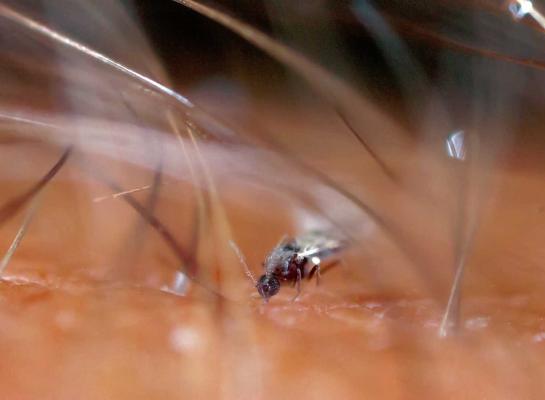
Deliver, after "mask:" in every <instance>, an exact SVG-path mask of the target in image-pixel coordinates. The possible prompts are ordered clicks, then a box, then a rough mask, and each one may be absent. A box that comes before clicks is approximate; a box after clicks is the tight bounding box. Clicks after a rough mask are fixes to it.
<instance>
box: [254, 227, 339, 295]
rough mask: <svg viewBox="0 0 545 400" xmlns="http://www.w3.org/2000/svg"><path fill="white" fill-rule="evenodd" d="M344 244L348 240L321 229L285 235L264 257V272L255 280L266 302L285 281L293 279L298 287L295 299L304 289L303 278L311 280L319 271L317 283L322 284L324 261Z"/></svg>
mask: <svg viewBox="0 0 545 400" xmlns="http://www.w3.org/2000/svg"><path fill="white" fill-rule="evenodd" d="M345 245H346V243H345V241H343V240H340V239H338V238H335V237H333V236H332V235H330V234H327V233H325V232H321V231H311V232H308V233H306V234H304V235H301V236H297V237H295V238H289V237H284V238H283V239H282V240H281V241H280V242H279V243H278V244H277V245H276V247H275V248H274V249H273V250H272V251H271V252H270V253H269V255H268V256H267V258H266V259H265V262H264V263H263V268H264V269H265V273H264V274H263V275H261V277H260V278H259V279H258V280H257V282H256V288H257V291H258V292H259V294H260V295H261V297H263V299H264V300H265V302H267V301H268V300H269V299H270V298H271V297H272V296H274V295H276V294H277V293H278V291H279V290H280V286H281V284H282V283H284V282H291V283H292V284H293V285H295V287H296V289H297V293H296V295H295V297H294V298H293V300H295V299H297V297H299V294H300V293H301V280H302V279H303V278H308V279H309V280H310V279H312V277H313V276H314V275H316V284H319V282H320V269H321V264H322V261H323V260H324V259H326V258H329V257H331V256H332V255H334V254H336V253H338V252H339V251H340V250H342V249H343V248H344V247H345Z"/></svg>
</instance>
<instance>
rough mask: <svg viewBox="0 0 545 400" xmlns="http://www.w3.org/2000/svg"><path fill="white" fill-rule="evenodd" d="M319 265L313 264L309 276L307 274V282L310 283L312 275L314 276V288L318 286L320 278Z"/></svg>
mask: <svg viewBox="0 0 545 400" xmlns="http://www.w3.org/2000/svg"><path fill="white" fill-rule="evenodd" d="M320 269H321V268H320V263H318V264H314V266H313V267H312V269H311V270H310V272H309V274H308V280H309V281H310V280H311V279H312V277H313V276H314V274H316V286H318V285H319V284H320V278H321V276H322V275H321V273H320Z"/></svg>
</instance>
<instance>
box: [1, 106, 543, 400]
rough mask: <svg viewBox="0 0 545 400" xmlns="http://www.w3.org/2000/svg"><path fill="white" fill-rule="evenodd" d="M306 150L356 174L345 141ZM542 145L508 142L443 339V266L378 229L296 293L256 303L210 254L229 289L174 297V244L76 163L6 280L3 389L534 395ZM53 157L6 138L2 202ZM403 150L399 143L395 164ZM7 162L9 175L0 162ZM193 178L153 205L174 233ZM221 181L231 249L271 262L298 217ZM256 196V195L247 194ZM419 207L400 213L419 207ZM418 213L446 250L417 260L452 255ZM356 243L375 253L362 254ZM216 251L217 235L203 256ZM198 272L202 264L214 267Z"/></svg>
mask: <svg viewBox="0 0 545 400" xmlns="http://www.w3.org/2000/svg"><path fill="white" fill-rule="evenodd" d="M256 107H258V106H256ZM266 110H268V114H261V115H262V116H263V118H270V119H271V120H274V121H276V124H277V125H276V128H278V131H282V129H280V128H282V127H284V128H286V129H290V127H291V129H298V131H297V132H298V136H297V137H298V139H297V140H300V141H301V142H304V141H305V139H304V138H305V134H306V133H308V132H312V133H313V134H317V133H316V132H320V129H322V132H324V131H325V132H326V133H327V132H328V131H327V129H326V128H327V126H326V127H324V123H323V122H324V121H323V119H322V117H321V116H320V115H319V114H318V115H315V114H312V112H308V111H307V113H308V115H307V117H308V118H306V119H305V120H306V121H310V122H299V123H298V124H292V122H293V120H294V119H295V116H297V118H298V120H299V121H301V120H302V118H299V117H300V116H301V115H302V114H301V112H296V111H295V110H294V111H293V114H290V113H289V112H286V110H285V109H283V108H282V107H281V106H279V107H273V106H271V105H270V104H267V107H266ZM277 116H280V117H278V118H275V117H277ZM330 122H331V121H330ZM305 124H306V125H305ZM320 127H321V128H320ZM324 137H325V136H324ZM292 143H293V142H292ZM316 143H319V142H316ZM317 146H318V148H317V149H316V148H315V149H313V150H312V151H315V152H317V153H320V152H321V154H322V155H323V158H322V159H321V161H322V162H325V161H324V160H326V161H329V162H333V163H334V164H335V165H337V166H339V165H341V166H342V165H343V163H344V164H347V165H348V166H349V167H350V168H353V170H354V171H358V170H360V168H361V167H358V168H356V167H355V166H359V165H361V164H360V163H361V162H362V161H361V159H356V158H354V159H349V160H347V159H346V157H343V158H342V159H341V158H340V157H339V156H338V154H342V153H333V154H332V152H330V151H326V150H329V147H328V145H327V143H325V142H324V143H323V145H317ZM322 146H323V147H322ZM339 146H342V144H339ZM542 146H543V145H542V144H540V143H539V142H533V143H531V145H530V144H528V143H524V144H521V143H514V144H513V145H512V147H510V149H509V151H508V152H507V153H506V155H504V156H503V157H504V158H503V160H504V162H503V163H502V165H501V166H500V165H497V166H496V167H495V168H493V169H492V170H491V171H492V172H491V173H490V176H489V180H488V182H491V183H490V185H489V187H490V190H489V191H487V194H488V196H486V197H485V198H486V200H483V204H485V206H483V207H482V210H483V211H482V212H481V213H480V214H479V215H480V219H479V221H480V223H479V230H478V234H477V235H476V240H475V243H474V247H473V250H472V255H471V257H470V261H469V264H468V269H467V271H466V274H465V277H464V286H463V289H464V290H463V298H462V309H461V318H460V326H459V329H458V331H457V333H455V334H454V335H451V336H450V337H448V338H439V337H438V334H437V331H438V326H439V322H440V320H441V317H442V313H443V311H444V305H445V303H446V299H447V296H448V290H449V285H450V282H451V279H452V275H453V269H452V268H453V267H452V263H450V264H440V263H427V262H425V263H423V264H422V265H423V266H421V268H423V269H422V270H421V269H418V268H416V267H414V265H412V264H411V263H409V262H408V261H406V260H405V259H403V258H402V257H394V256H392V254H390V253H391V252H392V250H391V249H392V245H391V243H390V242H389V241H388V240H386V239H385V238H384V237H385V236H384V235H383V234H382V233H380V231H374V232H375V233H374V234H372V235H370V236H368V237H367V240H366V241H363V242H362V241H360V242H358V244H357V245H355V246H353V248H352V249H351V250H350V249H348V250H347V252H346V253H345V254H343V257H342V259H343V262H342V263H341V265H340V266H339V267H337V268H334V269H332V270H331V271H329V272H328V273H327V274H324V276H323V279H322V284H321V285H320V286H318V287H317V286H315V284H314V282H310V283H308V282H304V283H303V289H302V294H301V296H300V298H299V299H298V301H296V302H291V301H290V300H291V298H292V297H293V294H294V289H292V288H290V287H287V286H283V287H282V290H281V291H280V293H279V294H278V295H277V296H275V297H274V298H273V299H272V300H271V301H270V302H269V304H263V302H262V301H261V300H260V299H259V298H258V297H256V292H255V289H254V288H253V287H252V284H251V282H249V280H248V279H247V278H246V277H245V275H244V273H243V269H242V267H241V266H240V264H238V262H237V261H236V259H235V261H233V259H229V260H230V261H229V262H230V263H231V264H229V265H230V267H229V268H231V269H230V270H226V269H225V268H224V266H223V265H218V264H214V263H211V265H214V266H213V267H212V271H216V272H217V273H219V274H220V275H222V279H218V278H217V276H216V279H208V280H207V282H213V283H214V287H216V288H218V287H219V290H220V292H222V293H229V294H233V293H234V294H236V295H237V296H236V299H228V298H225V297H223V296H216V295H214V294H212V293H211V292H210V291H207V290H205V289H203V288H202V287H200V286H199V285H196V284H190V285H189V289H188V290H187V292H185V295H183V296H181V295H180V293H178V294H177V293H173V292H172V281H173V277H174V270H175V267H176V265H177V262H176V259H175V257H174V256H173V254H172V252H171V251H170V249H169V248H168V247H167V246H166V245H165V244H164V242H163V241H162V240H161V237H160V236H159V235H158V234H157V233H156V232H155V231H154V230H153V229H151V228H149V226H148V225H146V224H145V223H142V219H141V217H140V216H139V215H138V213H136V212H135V211H134V210H132V209H131V208H130V207H129V206H128V205H127V204H126V203H125V202H124V201H123V200H122V199H109V200H104V201H102V202H98V203H93V201H92V199H93V198H95V197H97V196H101V195H104V194H108V193H110V192H111V191H110V190H109V189H108V188H107V186H105V185H104V184H103V182H100V180H99V179H96V178H89V175H88V174H87V173H85V172H82V169H81V168H80V167H79V166H78V164H77V162H76V160H77V159H76V158H73V159H72V160H71V161H69V162H68V165H67V167H66V168H65V169H64V170H63V171H61V173H60V174H59V175H58V176H57V177H56V178H55V180H54V181H53V182H52V183H51V184H50V186H48V188H47V190H46V191H45V192H44V193H43V196H42V199H41V200H40V206H39V209H38V211H37V212H36V215H35V216H34V218H33V220H32V223H31V225H30V227H29V230H28V233H27V236H26V237H25V238H24V240H23V242H22V244H21V246H20V248H19V249H18V250H17V252H16V254H15V256H14V258H13V259H12V261H11V263H10V265H9V266H8V269H7V271H6V273H5V275H4V278H3V280H2V281H1V282H0V327H1V328H0V330H1V334H0V354H2V358H1V361H0V388H1V389H2V393H3V396H4V397H5V398H11V399H73V398H78V399H97V398H105V399H106V398H112V399H113V398H115V399H149V398H162V399H179V398H224V399H235V398H236V399H246V398H247V399H256V398H257V399H278V398H286V399H302V398H317V399H319V398H324V399H325V398H332V397H335V398H345V399H351V398H353V399H361V398H381V399H401V398H403V399H421V398H444V399H463V398H494V399H513V398H525V399H532V398H536V399H537V398H540V394H541V393H543V390H544V389H545V388H544V387H543V385H544V384H543V380H542V379H540V377H541V376H543V373H544V372H545V371H544V370H543V369H544V365H545V364H544V363H543V359H544V357H545V347H544V346H545V325H544V322H543V321H544V318H545V309H544V307H543V304H545V303H544V300H545V299H544V298H543V293H545V291H543V282H542V280H541V279H540V277H541V275H542V265H541V264H542V263H541V257H540V253H541V252H542V246H541V245H540V242H541V237H543V234H544V233H545V232H543V229H544V228H543V227H544V226H545V224H544V223H543V222H545V221H544V219H545V213H544V212H543V207H544V205H543V200H542V199H543V198H544V197H543V196H544V195H545V193H544V192H543V191H544V189H543V185H541V184H540V182H542V179H543V176H542V171H541V170H540V167H539V166H538V165H537V164H536V163H537V162H538V161H537V160H538V158H537V157H534V156H535V154H536V152H537V151H538V150H539V149H540V148H542ZM321 147H322V148H321ZM320 148H321V150H320ZM346 151H347V152H348V154H350V152H349V150H348V148H347V150H346ZM58 153H59V151H58V149H54V148H49V147H45V148H44V147H41V146H38V145H35V144H30V145H28V144H27V145H20V144H19V145H17V146H11V147H10V148H9V150H8V147H7V146H5V147H4V148H3V149H2V157H1V158H0V160H1V163H2V168H3V169H2V170H3V171H4V174H5V176H6V177H11V179H8V178H6V180H5V184H4V185H3V187H2V189H1V191H2V198H4V199H7V198H11V197H12V196H14V195H15V194H16V193H20V192H21V190H23V188H27V187H28V185H30V184H32V182H34V181H35V179H33V177H38V176H40V174H41V173H43V171H44V170H45V169H46V168H47V166H51V164H52V163H53V162H54V160H55V159H56V157H58ZM345 154H346V153H345ZM23 155H26V157H31V159H32V163H30V162H28V163H27V162H26V161H24V160H25V159H27V160H28V159H29V158H25V157H23ZM327 157H329V159H328V158H327ZM403 157H404V155H402V154H397V156H396V160H397V162H398V163H402V162H403V161H404V160H403V159H402V158H403ZM406 157H409V156H406ZM310 158H311V159H313V157H310ZM534 159H535V160H536V161H535V162H534ZM363 162H365V161H363ZM14 165H16V166H17V168H18V171H19V173H20V176H21V178H20V179H14V178H13V175H10V174H9V173H8V172H9V171H12V170H13V168H14V167H13V166H14ZM10 166H11V167H10ZM105 166H108V167H110V168H108V169H107V171H108V172H109V173H113V172H115V169H114V168H113V167H114V166H119V164H118V163H116V162H112V161H108V160H106V161H104V160H102V164H101V167H105ZM10 168H11V169H10ZM23 172H26V173H23ZM357 174H358V172H354V175H353V176H355V177H356V176H358V175H357ZM142 176H146V177H148V178H149V177H150V174H149V171H138V170H134V169H130V172H126V173H125V174H118V179H119V182H122V183H123V186H124V187H131V185H132V186H137V182H139V181H140V182H141V179H140V178H141V177H142ZM377 179H378V178H377ZM377 182H378V181H377ZM187 186H188V185H187V184H184V183H178V184H176V185H164V186H162V187H161V196H160V201H159V203H158V204H157V206H156V210H157V212H156V214H157V215H158V217H159V218H160V219H161V220H162V221H167V222H168V223H169V224H168V225H169V227H171V228H172V230H173V232H174V233H175V235H176V237H177V238H179V239H180V241H181V242H183V243H187V242H188V241H189V239H188V238H189V237H190V236H191V235H190V232H191V229H190V225H189V224H188V223H187V221H188V218H186V217H187V216H188V215H191V214H192V213H194V211H193V209H192V208H191V207H189V206H188V204H186V203H187V202H189V200H188V196H187V195H185V196H184V195H183V194H184V193H187V191H186V189H187ZM379 186H380V184H378V183H377V187H379ZM436 189H437V191H438V192H441V190H443V189H441V187H439V186H438V187H437V188H436ZM245 190H246V191H245ZM221 193H223V199H224V201H225V207H226V210H227V215H228V217H229V221H230V223H231V226H232V227H234V228H235V231H236V237H237V244H238V245H239V246H240V248H241V249H243V251H244V252H245V254H246V256H247V257H248V262H249V265H250V268H251V269H252V271H253V273H254V274H256V275H257V274H259V273H260V272H261V271H260V268H259V265H260V262H261V261H262V260H263V258H264V256H265V255H266V254H267V253H268V251H270V249H271V248H272V247H273V246H274V245H275V244H276V243H277V241H278V239H279V238H280V237H281V236H282V234H284V233H286V231H289V230H290V229H292V227H293V223H294V222H293V221H292V219H291V218H292V217H290V215H288V214H287V213H286V209H285V208H284V207H283V206H282V203H279V202H275V201H273V200H271V196H270V195H269V194H268V193H265V194H262V195H261V197H260V196H259V194H256V192H254V191H251V189H249V188H248V187H246V189H244V187H241V188H237V190H233V189H225V191H224V192H221ZM381 193H384V196H386V194H387V193H388V192H386V191H382V192H381V191H380V190H379V191H378V193H377V194H376V197H377V199H378V200H383V201H384V202H386V203H387V202H388V201H391V198H390V197H384V198H382V197H381V196H383V194H381ZM390 195H391V193H390ZM148 196H149V193H148V192H145V191H144V192H142V193H139V194H135V197H136V198H137V199H138V200H140V201H142V202H145V201H146V200H149V197H148ZM439 196H442V194H441V193H440V194H439ZM256 197H257V199H258V200H256ZM419 201H420V200H418V201H416V202H415V204H417V205H418V203H419ZM256 202H259V204H261V207H255V206H252V204H255V203H256ZM439 203H440V202H439ZM417 205H414V207H413V205H408V206H407V207H408V208H407V209H408V210H412V211H411V212H413V213H414V214H416V213H418V210H419V208H418V207H417ZM411 207H413V208H411ZM261 209H267V212H266V213H263V212H261ZM439 209H440V210H443V209H442V208H441V207H439ZM180 210H186V212H185V213H184V211H180ZM428 211H429V212H427V213H423V214H418V215H416V217H418V218H416V217H415V218H414V219H415V220H416V219H418V220H419V221H420V224H421V225H417V226H416V228H415V230H414V231H413V232H415V236H416V237H417V238H424V237H425V245H423V246H422V247H423V248H431V249H439V250H437V251H432V252H431V253H426V254H427V256H426V257H430V258H425V259H426V260H429V259H431V260H434V259H433V257H436V256H437V254H439V256H438V257H439V258H438V259H449V257H450V250H449V248H450V247H449V243H452V239H450V240H449V239H448V236H447V237H446V238H445V237H441V236H440V235H431V234H429V232H430V230H433V229H435V227H436V226H437V225H439V224H435V222H434V221H433V219H434V218H435V214H434V212H433V210H428ZM392 213H394V211H392ZM23 216H24V213H19V214H18V215H17V216H15V217H14V218H13V219H12V220H10V221H9V222H8V223H6V224H4V225H3V226H2V227H1V230H0V235H1V236H0V238H1V242H0V243H2V246H3V247H4V248H6V249H7V247H8V246H9V243H10V242H11V240H12V239H13V237H14V236H15V233H16V231H17V229H18V227H19V225H20V224H21V221H22V219H23ZM255 220H259V221H260V223H259V224H257V225H256V224H255V223H252V221H255ZM420 228H422V229H420ZM377 232H378V233H377ZM441 232H442V231H441ZM209 234H210V235H212V234H211V233H209ZM209 237H213V236H209ZM418 240H421V239H418ZM423 240H424V239H422V240H421V241H423ZM360 247H362V248H369V252H368V253H365V252H364V253H361V252H360V251H359V250H361V249H360ZM222 251H223V250H222V248H221V247H218V245H217V243H216V245H214V246H212V247H205V248H204V250H201V254H200V256H199V257H201V258H200V259H202V257H203V254H205V256H206V255H208V256H216V255H218V254H221V252H222ZM444 253H446V254H447V255H445V254H444ZM225 254H228V253H225ZM231 256H232V254H231ZM443 256H444V258H441V257H443ZM428 268H429V269H428ZM218 271H219V272H218ZM229 271H231V272H233V271H234V272H233V276H234V277H235V278H233V277H230V276H229ZM209 272H210V271H204V272H202V274H201V275H199V276H200V277H203V279H204V278H210V276H211V274H210V273H209ZM212 275H213V274H212ZM422 276H427V277H429V279H430V280H427V279H425V278H422ZM230 279H231V281H230ZM436 282H437V284H436ZM167 289H168V290H167Z"/></svg>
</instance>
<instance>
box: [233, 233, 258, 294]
mask: <svg viewBox="0 0 545 400" xmlns="http://www.w3.org/2000/svg"><path fill="white" fill-rule="evenodd" d="M229 246H231V248H232V249H233V251H234V252H235V254H236V255H237V257H238V259H239V260H240V263H241V264H242V266H243V267H244V273H245V274H246V276H247V277H248V278H250V280H251V281H252V283H253V284H254V286H256V285H257V280H256V279H255V276H254V274H252V271H250V267H248V263H247V262H246V258H245V257H244V254H242V251H241V250H240V248H239V247H238V246H237V245H236V243H235V242H234V240H229Z"/></svg>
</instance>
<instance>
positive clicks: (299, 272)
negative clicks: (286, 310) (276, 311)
mask: <svg viewBox="0 0 545 400" xmlns="http://www.w3.org/2000/svg"><path fill="white" fill-rule="evenodd" d="M301 278H302V277H301V270H300V269H299V268H298V269H297V278H295V288H296V290H297V293H295V296H294V297H293V299H291V301H295V300H297V298H298V297H299V295H300V294H301Z"/></svg>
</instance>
